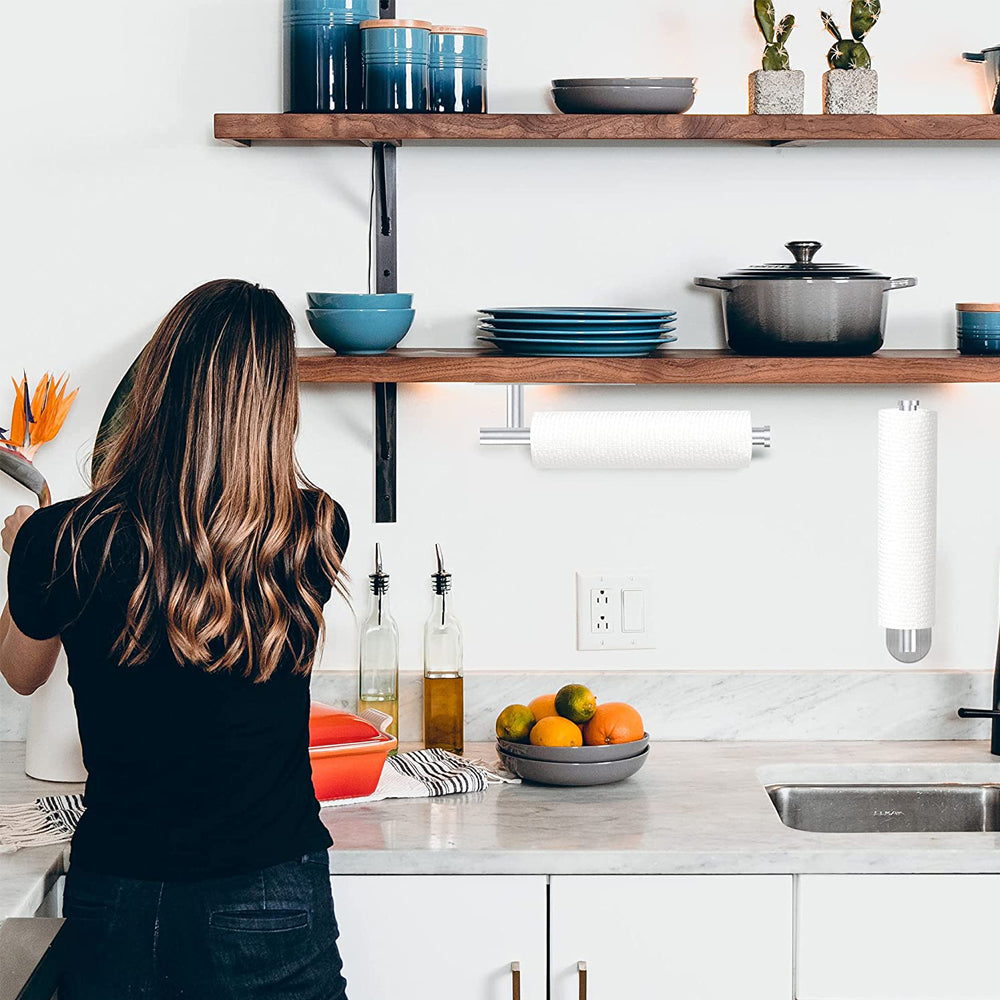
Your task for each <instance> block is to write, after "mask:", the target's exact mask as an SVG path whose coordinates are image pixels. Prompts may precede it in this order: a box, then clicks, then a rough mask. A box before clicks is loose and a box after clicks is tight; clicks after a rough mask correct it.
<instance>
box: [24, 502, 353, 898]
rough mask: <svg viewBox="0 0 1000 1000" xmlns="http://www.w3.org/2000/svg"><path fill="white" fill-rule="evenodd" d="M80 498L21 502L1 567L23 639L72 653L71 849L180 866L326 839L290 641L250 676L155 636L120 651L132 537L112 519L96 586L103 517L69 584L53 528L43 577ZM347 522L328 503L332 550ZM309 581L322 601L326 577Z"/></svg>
mask: <svg viewBox="0 0 1000 1000" xmlns="http://www.w3.org/2000/svg"><path fill="white" fill-rule="evenodd" d="M79 502H80V501H79V500H70V501H66V502H64V503H58V504H55V505H54V506H52V507H47V508H44V509H42V510H39V511H36V512H35V513H34V514H32V515H31V517H30V518H28V520H27V521H25V523H24V524H23V525H22V526H21V528H20V530H19V531H18V533H17V538H16V540H15V543H14V551H13V554H12V555H11V560H10V567H9V570H8V595H9V600H10V612H11V617H12V618H13V620H14V623H15V624H16V625H17V627H18V628H19V629H20V630H21V631H22V632H23V633H24V634H25V635H27V636H30V637H31V638H33V639H49V638H52V637H53V636H56V635H58V636H60V637H61V639H62V643H63V646H64V647H65V648H66V654H67V658H68V660H69V679H70V684H71V686H72V688H73V696H74V700H75V702H76V711H77V716H78V718H79V723H80V739H81V742H82V743H83V758H84V763H85V764H86V765H87V771H88V774H89V777H88V779H87V789H86V798H85V802H86V806H87V810H86V812H85V813H84V816H83V819H82V820H81V821H80V826H79V828H78V829H77V832H76V835H75V836H74V838H73V847H72V862H73V864H74V865H78V866H79V867H80V868H83V869H87V870H89V871H94V872H100V873H106V874H111V875H119V876H123V877H126V878H138V879H153V880H157V881H182V880H190V879H203V878H215V877H221V876H226V875H233V874H240V873H243V872H249V871H256V870H257V869H260V868H265V867H267V866H269V865H274V864H279V863H281V862H284V861H290V860H292V859H294V858H296V857H300V856H301V855H303V854H306V853H308V852H310V851H315V850H323V849H325V848H327V847H329V846H330V844H331V843H332V841H331V840H330V835H329V833H328V832H327V830H326V827H325V826H324V825H323V824H322V823H321V822H320V819H319V805H318V804H317V802H316V797H315V794H314V793H313V787H312V778H311V771H310V766H309V752H308V745H309V677H308V676H307V675H300V674H293V673H292V672H291V669H290V667H291V658H290V657H289V664H288V667H287V668H286V667H281V668H279V669H278V670H277V671H276V672H275V673H274V674H273V675H272V676H271V677H270V679H269V680H267V681H266V682H264V683H261V684H254V683H253V681H251V680H248V679H247V678H245V677H243V676H242V675H240V674H238V673H217V674H209V673H206V672H205V671H203V670H201V669H199V668H197V667H193V666H185V665H182V664H179V663H177V661H176V660H175V659H174V657H173V654H172V652H171V651H170V648H169V646H168V645H167V644H166V643H160V644H159V646H158V651H157V652H156V653H154V655H153V657H152V658H151V659H149V660H148V661H147V662H146V663H144V664H141V665H138V666H128V667H122V666H120V665H119V663H118V657H117V655H116V654H115V652H114V651H113V650H114V645H115V642H116V641H117V639H118V636H119V634H120V632H121V629H122V626H123V624H124V622H125V620H126V616H127V608H128V601H129V597H130V596H131V595H132V593H133V591H134V589H135V585H136V582H137V578H138V567H139V548H138V537H137V534H136V530H135V528H134V527H129V526H128V524H127V522H126V521H125V520H124V519H123V521H122V523H121V526H120V527H119V529H118V530H117V531H116V532H115V536H114V540H113V543H112V546H111V550H110V553H109V558H108V562H107V565H106V567H105V569H104V571H103V573H101V574H100V576H99V578H98V579H97V584H96V587H95V586H94V577H95V575H96V574H95V568H96V566H97V565H99V564H100V560H101V556H102V555H103V552H104V547H105V543H106V542H107V534H108V532H107V529H106V528H103V529H102V526H104V525H106V524H107V523H108V522H109V521H110V519H108V518H105V519H101V520H100V521H99V522H98V525H97V526H95V527H94V528H92V529H90V530H89V531H88V532H87V533H86V534H85V535H84V541H83V544H82V548H81V552H80V560H79V565H80V574H79V577H78V583H77V584H75V583H74V581H73V578H72V573H66V572H62V570H63V569H64V568H65V567H67V566H68V564H69V543H68V535H64V536H63V541H62V543H61V544H60V546H59V558H58V560H57V561H56V573H55V577H54V578H53V555H54V552H55V546H56V540H57V536H58V533H59V528H60V525H61V524H62V522H63V520H64V519H65V517H66V515H67V514H68V513H69V511H70V509H71V508H72V507H73V506H74V505H75V504H78V503H79ZM349 533H350V529H349V527H348V523H347V518H346V515H345V514H344V512H343V510H342V509H341V508H340V507H339V506H338V507H337V520H336V530H335V535H336V540H337V544H338V546H339V548H340V550H341V551H342V552H343V551H344V550H345V549H346V547H347V541H348V537H349ZM315 575H317V576H318V575H319V574H315ZM310 578H311V579H312V574H311V577H310ZM312 582H313V584H314V586H315V587H316V588H317V589H318V590H319V596H320V600H321V602H322V603H324V604H325V603H326V602H327V601H328V600H329V598H330V593H331V588H330V585H329V583H328V582H326V581H324V580H319V579H316V580H312ZM81 595H82V596H81Z"/></svg>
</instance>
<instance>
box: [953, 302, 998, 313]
mask: <svg viewBox="0 0 1000 1000" xmlns="http://www.w3.org/2000/svg"><path fill="white" fill-rule="evenodd" d="M955 308H956V309H957V310H958V311H959V312H963V313H1000V302H958V303H956V305H955Z"/></svg>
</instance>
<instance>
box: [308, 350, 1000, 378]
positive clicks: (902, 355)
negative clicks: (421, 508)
mask: <svg viewBox="0 0 1000 1000" xmlns="http://www.w3.org/2000/svg"><path fill="white" fill-rule="evenodd" d="M299 378H300V380H301V381H302V382H355V383H373V382H374V383H382V382H392V383H398V382H403V383H406V382H498V383H523V384H532V383H534V384H558V383H567V384H568V383H579V384H588V383H589V384H603V385H614V384H622V385H682V384H685V383H687V384H716V385H740V384H743V385H836V384H848V385H863V384H875V385H878V384H882V385H895V384H904V383H909V384H926V385H930V384H935V383H945V382H1000V357H973V356H971V355H963V354H959V353H958V352H957V351H880V352H879V353H878V354H875V355H873V356H872V357H867V358H747V357H741V356H740V355H738V354H732V353H731V352H729V351H713V350H677V349H670V350H667V351H663V352H661V353H660V354H658V355H656V356H655V357H650V358H517V357H510V356H509V355H505V354H500V353H498V352H496V351H493V350H490V349H484V350H479V349H468V350H450V349H449V350H445V349H440V350H420V349H409V348H400V349H397V350H395V351H390V352H389V353H388V354H380V355H377V356H375V357H345V356H341V355H337V354H334V353H333V351H328V350H326V349H325V348H305V349H304V350H300V351H299Z"/></svg>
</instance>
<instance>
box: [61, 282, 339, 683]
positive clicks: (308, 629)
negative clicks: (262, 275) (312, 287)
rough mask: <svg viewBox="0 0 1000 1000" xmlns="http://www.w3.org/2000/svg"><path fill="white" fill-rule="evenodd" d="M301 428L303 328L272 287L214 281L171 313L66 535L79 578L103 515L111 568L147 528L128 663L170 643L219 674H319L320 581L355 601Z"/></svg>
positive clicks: (124, 652)
mask: <svg viewBox="0 0 1000 1000" xmlns="http://www.w3.org/2000/svg"><path fill="white" fill-rule="evenodd" d="M298 422H299V396H298V374H297V368H296V356H295V333H294V324H293V322H292V318H291V316H289V314H288V311H287V310H286V309H285V307H284V306H283V305H282V303H281V300H280V299H279V298H278V297H277V295H275V294H274V292H272V291H269V290H267V289H262V288H260V287H258V286H255V285H251V284H249V283H247V282H245V281H237V280H220V281H211V282H209V283H208V284H205V285H202V286H201V287H200V288H197V289H195V290H194V291H193V292H191V293H190V294H188V295H186V296H185V297H184V298H183V299H181V301H180V302H178V303H177V305H176V306H174V308H173V309H171V310H170V312H169V313H168V314H167V316H166V318H165V319H164V320H163V322H162V323H161V324H160V326H159V328H158V329H157V331H156V333H155V334H154V336H153V339H152V340H151V341H150V343H149V345H148V346H147V347H146V349H145V351H144V352H143V355H142V357H141V358H140V360H139V362H138V363H137V367H136V371H135V380H134V383H133V387H132V391H131V393H130V396H129V402H128V404H127V406H126V409H125V411H124V413H123V419H121V420H120V421H118V422H117V423H116V425H115V427H114V428H113V429H112V431H111V433H110V434H109V435H108V436H107V437H106V438H105V439H104V440H102V441H101V442H100V443H99V454H98V455H95V462H94V473H93V483H92V490H93V492H92V494H91V497H90V498H89V499H88V501H87V502H85V503H84V504H83V505H81V507H80V508H78V509H77V512H76V513H77V516H76V517H71V518H70V519H69V520H68V521H67V524H66V526H64V530H66V529H68V530H69V532H70V537H71V542H72V551H73V555H74V571H75V568H76V561H77V557H78V555H79V551H80V542H81V540H82V538H83V536H84V534H85V533H86V532H87V530H89V529H90V528H91V527H93V526H94V525H95V524H96V523H97V521H98V520H102V519H104V518H107V517H110V518H112V524H111V531H110V533H109V536H108V541H107V543H106V544H105V547H104V562H105V563H106V562H107V557H108V554H109V553H110V551H111V542H112V537H113V535H114V532H115V530H117V528H118V527H119V526H120V525H121V524H122V522H123V520H124V519H129V520H131V521H132V522H134V524H135V526H136V527H137V529H138V538H139V543H140V545H139V547H140V559H139V578H138V583H137V585H136V587H135V591H134V593H133V594H132V596H131V599H130V600H129V605H128V617H127V621H126V623H125V625H124V627H123V629H122V632H121V635H120V637H119V640H118V651H119V653H120V657H121V663H122V664H123V665H138V664H141V663H144V662H146V661H147V660H148V659H149V658H150V657H151V656H152V655H153V654H154V652H155V651H156V650H157V648H158V646H159V644H160V643H162V642H163V641H164V640H165V641H166V642H167V643H168V644H169V647H170V649H171V651H172V652H173V655H174V657H175V659H176V660H177V661H178V662H180V663H182V664H190V665H193V666H195V667H199V668H201V669H203V670H205V671H208V672H216V671H234V670H239V671H240V672H241V673H243V674H244V675H246V676H247V677H252V678H253V679H254V680H256V681H265V680H267V679H268V678H269V677H270V676H271V675H272V674H273V673H274V672H275V670H276V669H277V668H278V666H279V664H280V663H281V662H282V661H283V660H285V659H286V658H288V659H287V662H289V663H291V664H292V669H293V670H294V671H295V672H297V673H307V672H308V671H309V669H310V667H311V666H312V661H313V658H314V656H315V654H316V650H317V648H318V646H319V644H320V643H321V641H322V638H323V634H324V626H323V615H322V606H321V604H320V602H319V599H318V594H317V586H318V583H319V582H321V581H322V580H324V579H325V580H326V581H328V582H329V583H331V584H332V585H333V586H334V588H335V589H337V590H338V591H340V592H341V593H344V590H343V583H342V579H343V574H342V572H341V566H340V555H341V553H339V552H338V551H337V546H336V543H335V542H334V533H333V528H334V519H335V516H336V507H335V505H334V503H333V501H332V500H331V499H330V497H328V496H327V495H326V494H325V493H322V492H321V491H319V490H317V489H316V488H315V487H314V486H313V485H312V484H311V483H309V482H308V480H306V479H305V477H304V476H303V475H302V473H301V471H300V470H299V468H298V465H297V462H296V460H295V451H294V444H295V437H296V433H297V431H298ZM304 489H305V490H308V491H309V493H308V494H307V493H306V492H304ZM57 549H58V546H57ZM317 576H318V577H319V578H320V580H319V581H317Z"/></svg>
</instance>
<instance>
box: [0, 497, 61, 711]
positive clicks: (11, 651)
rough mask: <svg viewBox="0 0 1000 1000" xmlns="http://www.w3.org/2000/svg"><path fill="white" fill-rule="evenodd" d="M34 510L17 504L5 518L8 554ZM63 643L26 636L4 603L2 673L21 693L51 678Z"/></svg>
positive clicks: (1, 616)
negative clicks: (22, 526) (15, 508)
mask: <svg viewBox="0 0 1000 1000" xmlns="http://www.w3.org/2000/svg"><path fill="white" fill-rule="evenodd" d="M32 513H33V511H32V509H31V508H30V507H18V508H17V510H15V511H14V513H13V514H11V515H10V517H8V518H7V520H6V521H4V526H3V531H2V532H0V538H2V540H3V549H4V551H5V552H6V553H7V554H8V555H10V553H11V551H12V550H13V548H14V539H15V538H16V537H17V532H18V530H19V529H20V527H21V525H22V524H24V522H25V521H27V520H28V518H29V517H30V516H31V515H32ZM60 645H61V642H60V639H59V636H54V637H53V638H51V639H42V640H38V639H32V638H30V637H29V636H26V635H25V634H24V633H23V632H22V631H21V630H20V629H19V628H18V627H17V626H16V625H15V624H14V622H13V621H12V620H11V617H10V606H9V604H4V608H3V613H2V614H0V674H3V677H4V680H6V681H7V683H8V684H9V685H10V686H11V687H12V688H13V689H14V690H15V691H16V692H17V693H18V694H23V695H29V694H33V693H34V692H35V691H36V690H37V689H38V688H40V687H41V686H42V685H43V684H44V683H45V682H46V681H47V680H48V679H49V677H50V676H51V675H52V670H53V668H54V667H55V665H56V659H57V658H58V656H59V647H60Z"/></svg>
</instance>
